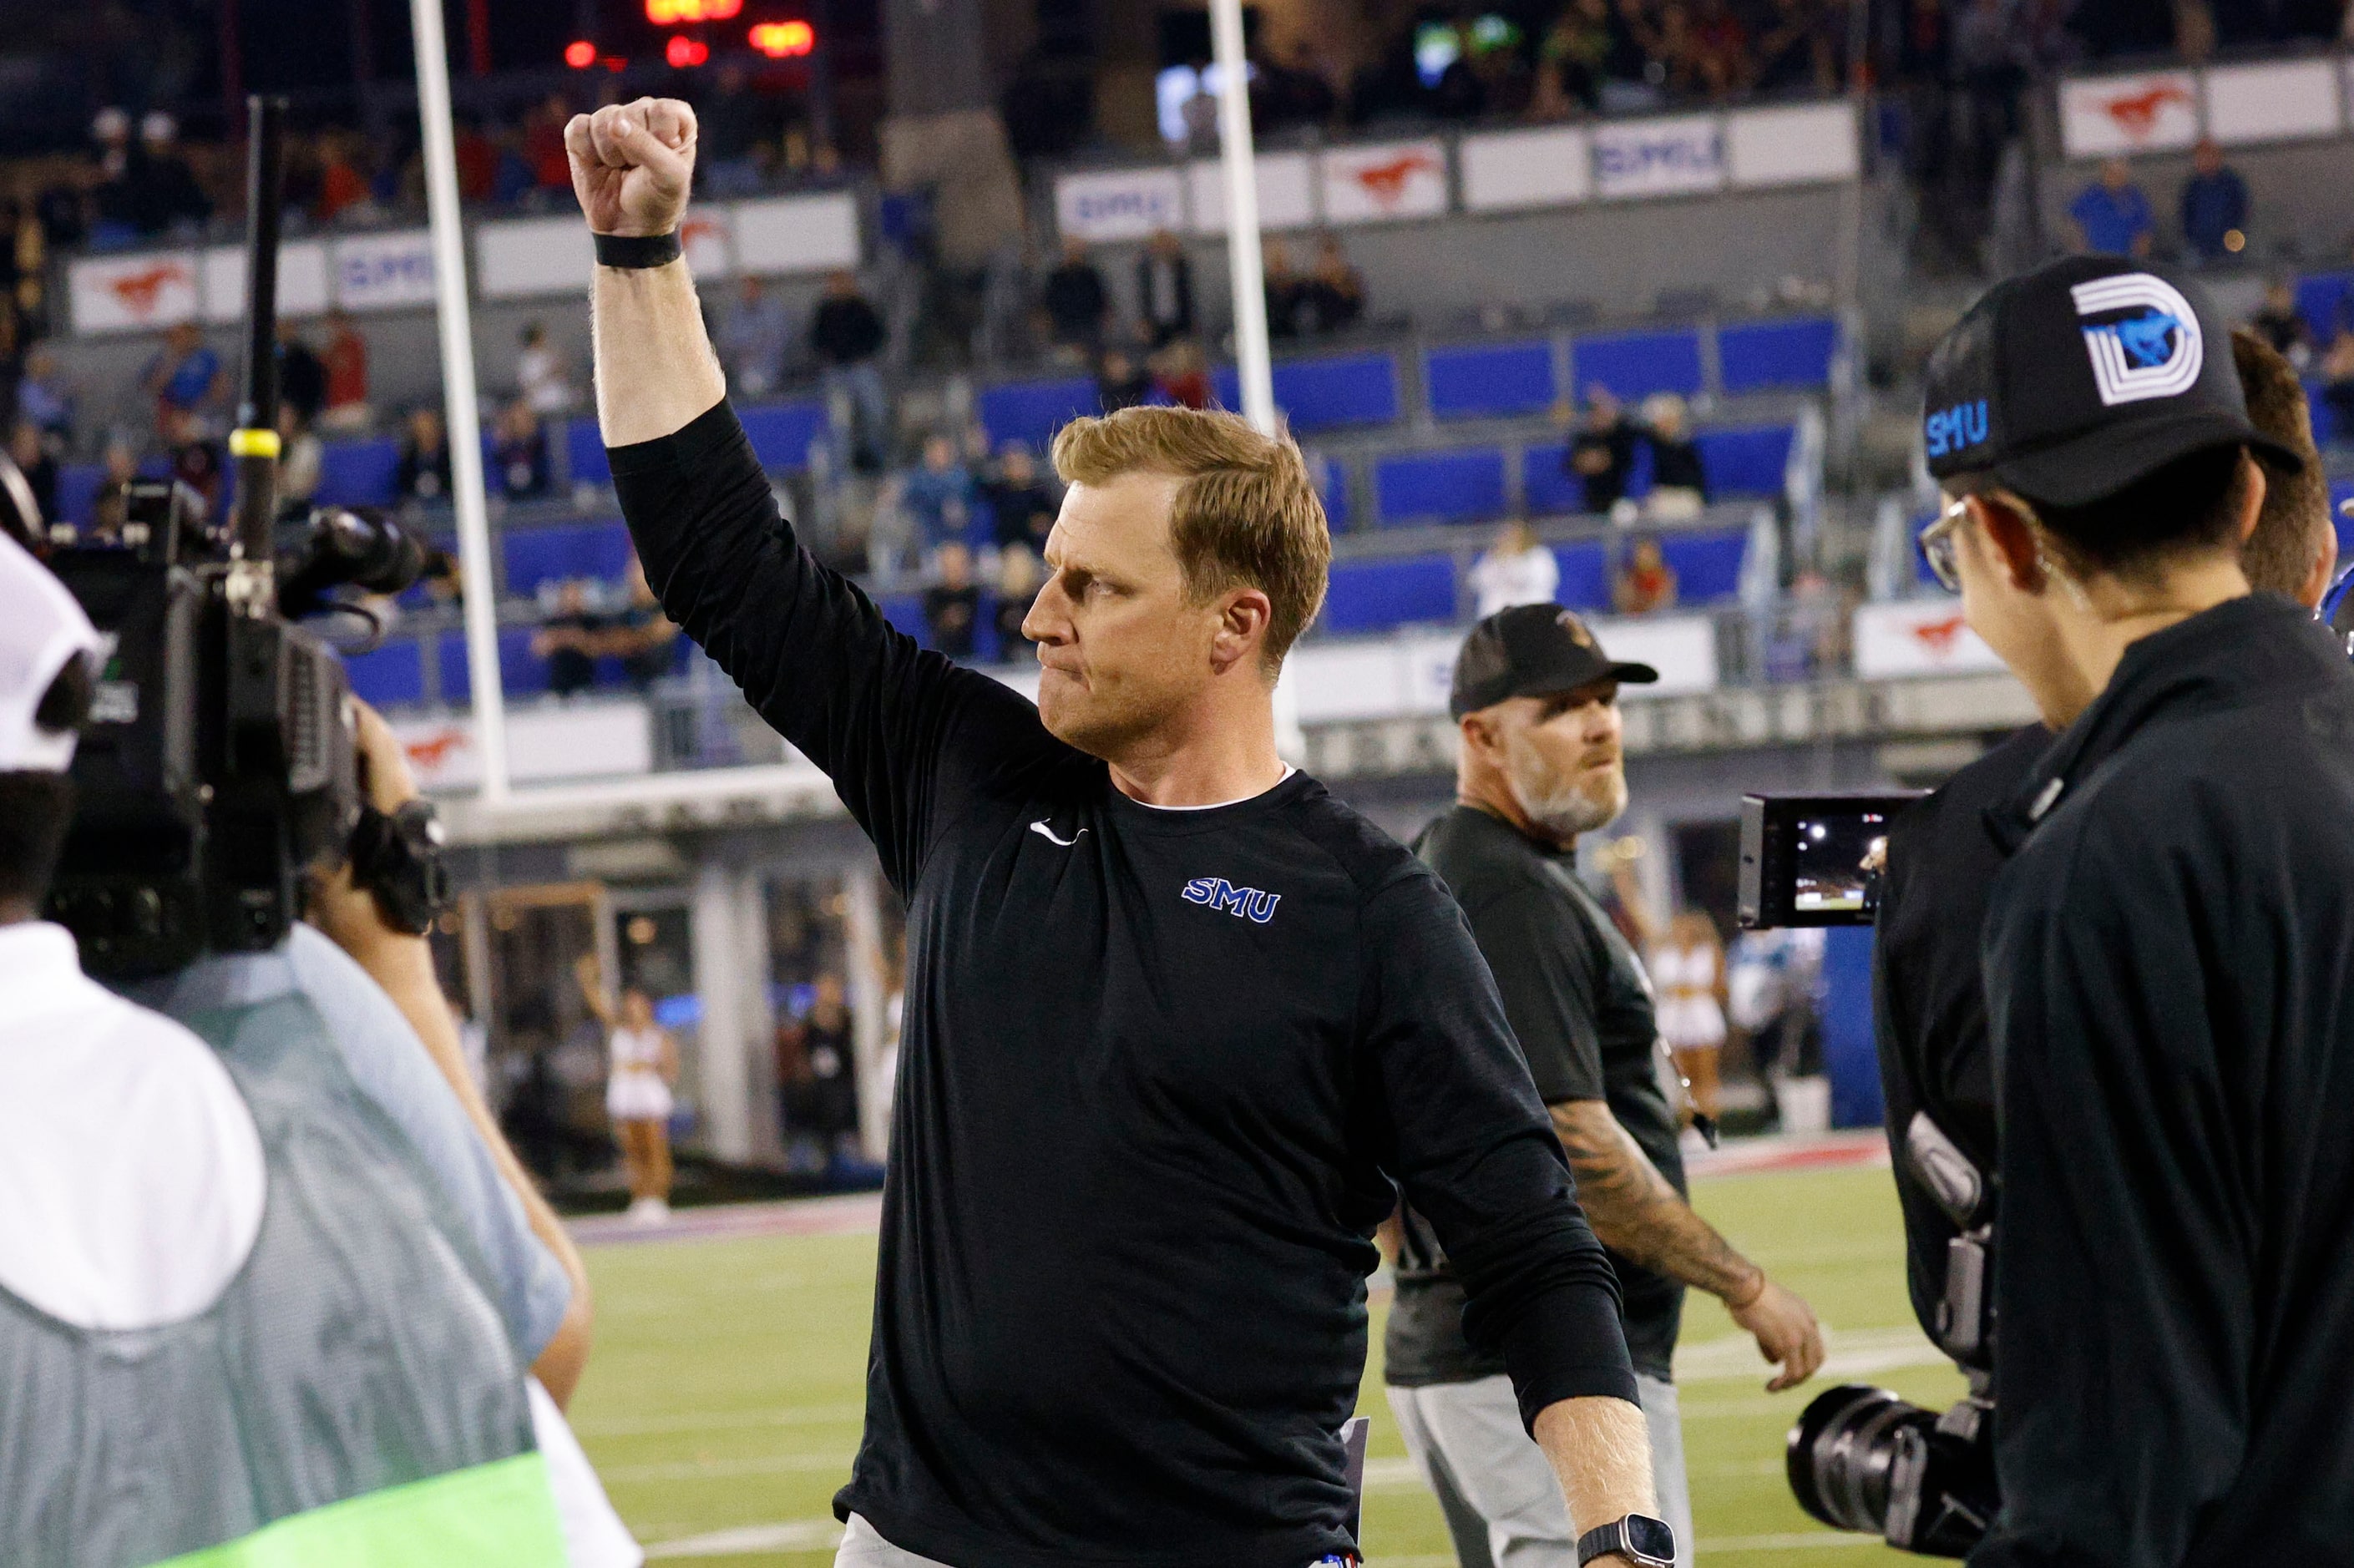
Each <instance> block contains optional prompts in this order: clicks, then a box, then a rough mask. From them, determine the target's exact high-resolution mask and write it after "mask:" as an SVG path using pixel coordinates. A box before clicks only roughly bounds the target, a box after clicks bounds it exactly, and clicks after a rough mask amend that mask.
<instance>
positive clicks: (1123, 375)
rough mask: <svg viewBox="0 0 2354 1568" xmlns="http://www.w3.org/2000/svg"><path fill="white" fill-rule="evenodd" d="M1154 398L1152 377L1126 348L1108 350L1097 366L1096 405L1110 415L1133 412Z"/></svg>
mask: <svg viewBox="0 0 2354 1568" xmlns="http://www.w3.org/2000/svg"><path fill="white" fill-rule="evenodd" d="M1151 396H1152V374H1151V372H1150V371H1149V370H1147V369H1146V368H1145V367H1144V366H1141V365H1140V364H1138V363H1137V360H1136V356H1135V355H1133V354H1131V353H1129V351H1128V350H1127V349H1124V348H1108V349H1105V350H1104V355H1103V358H1102V359H1100V360H1098V361H1097V364H1096V401H1097V403H1098V404H1100V405H1102V408H1103V411H1104V412H1105V413H1107V414H1116V413H1118V412H1119V410H1120V409H1122V408H1135V407H1136V406H1137V405H1138V404H1140V403H1142V402H1143V401H1144V400H1145V399H1146V398H1148V397H1151Z"/></svg>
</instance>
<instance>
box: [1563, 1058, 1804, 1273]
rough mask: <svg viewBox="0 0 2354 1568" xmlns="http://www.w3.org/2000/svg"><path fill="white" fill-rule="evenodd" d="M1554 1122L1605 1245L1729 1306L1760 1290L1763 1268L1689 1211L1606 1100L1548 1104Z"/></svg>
mask: <svg viewBox="0 0 2354 1568" xmlns="http://www.w3.org/2000/svg"><path fill="white" fill-rule="evenodd" d="M1553 1130H1554V1131H1555V1132H1557V1133H1558V1134H1560V1136H1561V1146H1562V1148H1563V1150H1565V1151H1566V1152H1567V1153H1568V1155H1569V1167H1570V1170H1571V1171H1573V1172H1575V1174H1576V1177H1577V1201H1578V1202H1579V1203H1580V1204H1581V1205H1582V1206H1583V1207H1584V1208H1585V1218H1586V1222H1587V1223H1588V1224H1591V1225H1592V1226H1593V1227H1594V1234H1596V1236H1598V1237H1600V1238H1601V1240H1602V1245H1605V1246H1606V1247H1608V1248H1610V1250H1611V1251H1613V1252H1615V1253H1617V1254H1618V1255H1620V1256H1621V1257H1625V1258H1629V1259H1631V1260H1633V1261H1634V1262H1636V1263H1639V1264H1641V1265H1642V1266H1644V1267H1646V1268H1650V1269H1656V1270H1657V1271H1658V1272H1659V1273H1661V1274H1664V1275H1667V1276H1668V1277H1670V1278H1673V1279H1680V1280H1681V1281H1683V1282H1684V1283H1685V1284H1686V1285H1690V1286H1694V1287H1698V1288H1700V1289H1702V1290H1705V1291H1707V1292H1708V1293H1709V1294H1710V1295H1712V1296H1717V1297H1721V1298H1723V1299H1724V1300H1725V1301H1726V1302H1728V1303H1731V1304H1732V1305H1734V1306H1742V1305H1745V1304H1746V1303H1748V1302H1749V1301H1751V1300H1753V1299H1755V1297H1756V1295H1757V1293H1758V1292H1759V1291H1760V1290H1761V1289H1763V1288H1764V1287H1765V1273H1764V1272H1763V1271H1762V1270H1761V1269H1759V1268H1758V1266H1756V1265H1755V1264H1754V1263H1751V1262H1750V1261H1749V1260H1748V1259H1747V1258H1745V1257H1743V1256H1742V1255H1740V1254H1739V1253H1738V1252H1735V1251H1734V1249H1733V1245H1732V1244H1731V1243H1729V1242H1727V1241H1726V1240H1725V1239H1724V1238H1723V1236H1721V1235H1719V1234H1716V1229H1715V1227H1714V1226H1712V1225H1711V1224H1709V1223H1708V1222H1707V1221H1706V1220H1703V1219H1702V1218H1701V1217H1700V1216H1699V1215H1698V1214H1696V1213H1692V1208H1691V1204H1690V1203H1687V1202H1684V1201H1683V1199H1682V1198H1681V1197H1680V1196H1679V1195H1678V1194H1677V1192H1676V1190H1675V1189H1674V1188H1673V1187H1671V1186H1670V1185H1669V1184H1668V1179H1667V1178H1666V1177H1664V1176H1662V1175H1660V1174H1659V1167H1658V1166H1656V1165H1653V1164H1652V1163H1651V1160H1650V1157H1649V1155H1647V1154H1645V1153H1644V1152H1643V1150H1642V1147H1641V1146H1640V1145H1638V1143H1636V1141H1635V1140H1634V1139H1632V1138H1630V1137H1629V1136H1628V1133H1627V1129H1626V1128H1623V1127H1621V1126H1619V1125H1618V1118H1617V1117H1614V1116H1612V1115H1611V1114H1610V1107H1609V1106H1608V1104H1607V1103H1606V1102H1605V1101H1602V1100H1568V1101H1564V1103H1562V1104H1560V1105H1557V1106H1554V1107H1553Z"/></svg>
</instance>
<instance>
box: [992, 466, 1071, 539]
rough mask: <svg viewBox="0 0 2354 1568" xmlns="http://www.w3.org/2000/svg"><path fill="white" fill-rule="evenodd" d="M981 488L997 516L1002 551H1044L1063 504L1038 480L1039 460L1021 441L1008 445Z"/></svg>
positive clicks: (1042, 481) (1043, 482)
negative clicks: (995, 469) (1047, 536)
mask: <svg viewBox="0 0 2354 1568" xmlns="http://www.w3.org/2000/svg"><path fill="white" fill-rule="evenodd" d="M981 494H982V496H983V497H984V498H985V499H987V501H988V502H989V507H990V511H991V513H993V514H995V516H996V521H997V543H998V544H999V545H1000V546H1002V547H1003V548H1005V549H1008V550H1013V549H1023V550H1034V551H1043V550H1044V549H1045V547H1046V535H1048V534H1050V533H1052V532H1053V531H1054V528H1055V514H1056V513H1057V511H1059V510H1060V503H1058V502H1057V501H1056V500H1055V493H1054V492H1053V491H1052V490H1051V489H1049V488H1047V485H1046V482H1045V481H1044V480H1043V479H1041V478H1040V477H1039V475H1038V462H1037V460H1036V459H1034V458H1033V457H1032V456H1031V455H1030V449H1029V448H1028V447H1026V446H1024V445H1023V443H1022V442H1020V441H1008V442H1006V443H1005V445H1004V447H1003V448H1002V449H1001V450H1000V451H999V452H998V454H997V471H996V472H995V473H993V474H991V476H990V477H989V478H988V479H987V480H986V481H984V482H982V484H981Z"/></svg>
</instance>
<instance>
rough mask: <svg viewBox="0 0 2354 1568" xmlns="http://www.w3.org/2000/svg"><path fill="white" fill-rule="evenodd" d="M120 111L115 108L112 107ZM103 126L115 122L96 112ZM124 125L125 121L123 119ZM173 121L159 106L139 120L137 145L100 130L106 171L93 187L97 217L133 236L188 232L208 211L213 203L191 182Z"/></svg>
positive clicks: (193, 176)
mask: <svg viewBox="0 0 2354 1568" xmlns="http://www.w3.org/2000/svg"><path fill="white" fill-rule="evenodd" d="M116 112H118V113H119V112H120V111H116ZM100 120H101V122H105V124H104V131H105V132H111V131H112V130H113V129H114V128H115V122H112V121H109V120H108V119H107V116H106V114H104V113H101V115H100ZM122 123H123V124H124V125H125V126H126V127H127V123H128V122H127V121H125V122H122ZM179 134H180V128H179V124H178V122H176V121H175V120H174V119H173V118H172V117H171V116H170V115H169V114H166V113H164V112H163V111H161V110H156V111H151V112H150V113H148V114H147V115H145V116H144V117H143V119H142V120H141V121H140V122H139V145H138V146H137V147H135V148H133V147H128V146H124V145H122V144H121V143H119V142H117V141H115V140H114V139H113V138H111V136H107V135H104V134H102V136H101V140H102V142H104V143H106V144H105V145H104V147H103V150H102V152H101V160H100V161H101V167H102V168H104V169H106V170H108V171H109V176H108V178H107V179H106V181H105V183H104V184H102V185H101V186H100V187H99V190H98V192H97V200H98V207H99V213H100V217H101V219H102V220H104V221H105V222H106V223H108V224H110V225H111V226H113V227H114V228H117V229H119V230H121V229H127V230H129V231H130V232H131V233H133V234H136V235H155V234H164V233H167V232H172V231H175V230H178V231H193V230H194V229H196V228H198V227H200V226H201V225H202V224H203V223H204V221H205V219H206V218H207V217H211V216H212V203H211V202H210V201H208V200H207V199H206V197H205V193H204V190H203V188H202V187H201V186H199V185H197V184H196V173H195V171H194V170H192V169H190V168H189V167H188V161H187V160H186V158H184V157H182V156H181V155H180V153H179V150H178V146H177V142H178V139H179Z"/></svg>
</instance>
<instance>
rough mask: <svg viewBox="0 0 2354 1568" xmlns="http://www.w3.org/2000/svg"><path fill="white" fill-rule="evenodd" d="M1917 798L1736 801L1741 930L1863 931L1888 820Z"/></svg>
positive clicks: (1874, 906)
mask: <svg viewBox="0 0 2354 1568" xmlns="http://www.w3.org/2000/svg"><path fill="white" fill-rule="evenodd" d="M1921 794H1922V792H1921V791H1920V790H1918V789H1911V790H1903V791H1898V792H1893V793H1884V794H1860V795H1855V794H1850V795H1744V796H1743V797H1742V798H1741V882H1740V892H1739V896H1738V900H1737V902H1738V909H1737V918H1738V920H1739V923H1740V925H1741V928H1742V929H1743V930H1744V931H1747V930H1756V929H1760V928H1770V927H1785V926H1869V925H1871V924H1872V916H1874V915H1875V914H1877V913H1878V911H1879V906H1880V871H1881V867H1882V864H1884V863H1885V855H1886V846H1887V842H1888V824H1889V821H1890V820H1891V819H1892V818H1893V817H1894V816H1895V815H1896V813H1897V812H1899V811H1901V810H1903V809H1904V808H1905V807H1907V806H1909V805H1911V804H1912V803H1913V802H1914V801H1915V800H1919V799H1920V798H1921ZM1875 853H1878V854H1879V855H1880V856H1881V857H1882V858H1881V859H1880V860H1879V861H1875V860H1874V858H1873V857H1874V854H1875Z"/></svg>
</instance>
